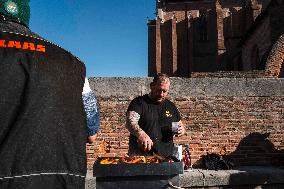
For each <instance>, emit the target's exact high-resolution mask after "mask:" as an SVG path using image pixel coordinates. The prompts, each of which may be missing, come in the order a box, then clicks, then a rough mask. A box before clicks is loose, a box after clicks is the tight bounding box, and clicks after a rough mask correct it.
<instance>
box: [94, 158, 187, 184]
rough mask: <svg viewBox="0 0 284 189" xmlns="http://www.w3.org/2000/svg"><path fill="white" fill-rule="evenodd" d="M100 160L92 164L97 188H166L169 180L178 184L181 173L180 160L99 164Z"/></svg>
mask: <svg viewBox="0 0 284 189" xmlns="http://www.w3.org/2000/svg"><path fill="white" fill-rule="evenodd" d="M101 160H102V158H98V159H97V161H96V162H95V163H94V166H93V175H94V177H96V188H97V189H159V188H163V189H166V188H169V182H171V183H172V184H173V185H176V186H178V185H179V177H178V175H179V174H182V173H183V163H182V162H161V163H136V164H127V163H118V164H100V163H99V162H100V161H101Z"/></svg>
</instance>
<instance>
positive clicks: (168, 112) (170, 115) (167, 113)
mask: <svg viewBox="0 0 284 189" xmlns="http://www.w3.org/2000/svg"><path fill="white" fill-rule="evenodd" d="M165 115H166V116H167V117H172V116H173V115H172V114H171V113H170V111H166V113H165Z"/></svg>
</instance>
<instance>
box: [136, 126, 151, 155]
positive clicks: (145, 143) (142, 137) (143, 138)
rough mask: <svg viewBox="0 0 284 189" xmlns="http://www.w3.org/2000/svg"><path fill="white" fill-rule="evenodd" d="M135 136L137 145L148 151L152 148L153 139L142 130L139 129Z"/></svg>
mask: <svg viewBox="0 0 284 189" xmlns="http://www.w3.org/2000/svg"><path fill="white" fill-rule="evenodd" d="M137 138H138V139H137V142H138V146H139V147H140V148H142V149H143V150H144V151H150V150H151V149H152V146H153V141H152V139H151V138H150V137H149V136H148V135H147V134H146V133H145V132H144V131H140V132H139V133H138V137H137Z"/></svg>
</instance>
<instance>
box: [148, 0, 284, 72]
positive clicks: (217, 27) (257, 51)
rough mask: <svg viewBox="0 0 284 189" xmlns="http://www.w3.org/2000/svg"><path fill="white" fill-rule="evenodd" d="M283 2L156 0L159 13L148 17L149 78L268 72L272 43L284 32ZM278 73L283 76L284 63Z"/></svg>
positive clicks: (271, 0) (262, 0) (263, 0)
mask: <svg viewBox="0 0 284 189" xmlns="http://www.w3.org/2000/svg"><path fill="white" fill-rule="evenodd" d="M283 3H284V2H283V1H282V0H157V1H156V15H157V17H156V19H155V20H149V21H148V76H153V75H155V74H156V73H159V72H163V73H167V74H169V75H170V76H177V77H191V75H192V73H194V72H218V71H252V70H265V67H266V66H267V65H266V62H267V61H268V60H267V59H268V56H269V52H270V51H271V49H272V47H273V44H275V43H276V41H277V40H278V39H279V37H280V36H281V35H282V34H283V33H284V4H283ZM283 54H284V53H282V54H280V55H279V56H280V59H282V61H281V60H280V63H278V64H280V66H281V65H282V64H283V57H282V56H284V55H283ZM277 56H278V55H277ZM278 59H279V58H278ZM278 75H279V77H281V76H282V77H283V75H284V74H283V66H282V69H281V71H280V73H278Z"/></svg>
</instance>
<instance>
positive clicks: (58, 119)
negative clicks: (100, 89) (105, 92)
mask: <svg viewBox="0 0 284 189" xmlns="http://www.w3.org/2000/svg"><path fill="white" fill-rule="evenodd" d="M0 30H1V31H0V188H5V189H6V188H9V189H10V188H11V189H19V188H21V189H49V188H50V189H57V188H58V189H63V188H68V189H69V188H70V189H71V188H72V189H73V188H74V189H75V188H76V189H79V188H84V181H85V174H86V156H85V142H86V117H85V112H84V108H83V102H82V89H83V85H84V79H85V67H84V64H83V63H82V62H81V61H79V60H78V59H77V58H76V57H74V56H73V55H72V54H70V53H69V52H67V51H65V50H64V49H62V48H60V47H58V46H56V45H54V44H52V43H50V42H48V41H46V40H44V39H42V38H40V37H39V36H38V35H36V34H34V33H32V32H31V31H30V30H28V29H27V28H25V27H23V26H21V25H19V24H16V23H12V22H6V23H5V22H0Z"/></svg>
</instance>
